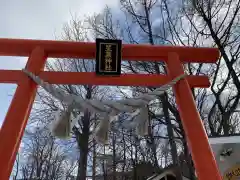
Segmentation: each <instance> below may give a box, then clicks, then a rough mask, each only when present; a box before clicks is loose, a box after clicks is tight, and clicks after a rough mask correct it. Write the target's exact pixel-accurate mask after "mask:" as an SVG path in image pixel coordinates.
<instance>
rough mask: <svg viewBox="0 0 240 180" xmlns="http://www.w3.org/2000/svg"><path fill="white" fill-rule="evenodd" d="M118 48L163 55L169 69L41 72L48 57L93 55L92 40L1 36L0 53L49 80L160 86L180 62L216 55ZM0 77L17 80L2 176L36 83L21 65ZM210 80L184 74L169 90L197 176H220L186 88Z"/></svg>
mask: <svg viewBox="0 0 240 180" xmlns="http://www.w3.org/2000/svg"><path fill="white" fill-rule="evenodd" d="M122 54H123V57H122V58H123V59H124V60H129V61H134V60H135V61H136V60H138V61H139V60H141V61H164V62H165V63H166V67H167V70H168V74H167V75H149V74H141V75H139V74H125V75H121V76H120V77H97V76H95V74H94V73H91V72H90V73H75V72H44V71H43V67H44V65H45V62H46V59H47V57H53V58H56V57H57V58H85V59H94V58H95V43H86V42H66V41H45V40H20V39H0V55H2V56H29V59H28V62H27V65H26V68H25V69H27V70H28V71H30V72H32V73H34V74H36V75H38V76H39V77H41V78H42V79H43V80H44V81H47V82H49V83H53V84H95V85H125V86H129V85H131V86H160V85H163V84H165V83H167V82H168V81H169V80H172V79H174V78H175V77H177V76H179V75H181V74H183V73H184V70H183V66H182V63H191V62H192V63H215V62H216V61H217V59H218V58H219V52H218V50H217V49H215V48H193V47H179V46H151V45H133V44H125V45H123V48H122ZM0 83H16V84H17V85H18V87H17V89H16V92H15V95H14V97H13V100H12V103H11V105H10V107H9V110H8V112H7V115H6V117H5V120H4V123H3V125H2V128H1V131H0V160H1V161H0V179H1V180H7V179H9V176H10V174H11V170H12V167H13V164H14V161H15V158H16V154H17V151H18V148H19V145H20V142H21V138H22V136H23V132H24V129H25V127H26V124H27V120H28V117H29V114H30V110H31V107H32V104H33V101H34V98H35V94H36V90H37V85H36V84H35V83H34V82H33V81H32V80H31V79H30V78H29V77H27V76H26V75H25V74H24V73H23V72H22V71H20V70H0ZM209 85H210V83H209V80H208V77H206V76H187V77H186V78H184V79H182V80H180V81H179V82H178V83H177V84H176V85H174V92H175V96H176V102H177V105H178V109H179V112H180V116H181V120H182V124H183V127H184V130H185V134H186V137H187V141H188V145H189V148H190V151H191V153H192V157H193V161H194V165H195V167H196V171H197V175H198V178H199V179H200V180H220V179H221V176H220V174H219V171H218V168H217V165H216V162H215V159H214V155H213V153H212V151H211V148H210V145H209V143H208V137H207V135H206V132H205V129H204V126H203V124H202V121H201V119H200V116H199V113H198V111H197V108H196V105H195V102H194V99H193V96H192V94H191V89H190V88H194V87H209Z"/></svg>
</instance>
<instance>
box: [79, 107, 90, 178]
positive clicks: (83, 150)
mask: <svg viewBox="0 0 240 180" xmlns="http://www.w3.org/2000/svg"><path fill="white" fill-rule="evenodd" d="M89 124H90V113H89V112H87V111H86V112H85V113H84V117H83V129H82V134H80V133H79V135H80V138H78V145H79V150H80V158H79V161H78V174H77V180H86V174H87V158H88V139H89ZM79 135H78V136H79Z"/></svg>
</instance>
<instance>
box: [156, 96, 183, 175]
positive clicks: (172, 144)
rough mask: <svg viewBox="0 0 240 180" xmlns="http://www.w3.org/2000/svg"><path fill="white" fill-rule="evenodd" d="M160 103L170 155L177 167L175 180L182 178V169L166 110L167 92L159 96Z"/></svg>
mask: <svg viewBox="0 0 240 180" xmlns="http://www.w3.org/2000/svg"><path fill="white" fill-rule="evenodd" d="M161 100H162V104H163V114H164V117H165V120H166V124H167V132H168V137H169V143H170V149H171V156H172V161H173V164H174V165H175V166H176V167H177V172H176V173H177V174H176V175H177V180H182V171H181V167H180V164H179V159H178V154H177V146H176V143H175V140H174V133H173V126H172V123H171V119H170V117H169V112H168V97H167V93H164V95H162V96H161Z"/></svg>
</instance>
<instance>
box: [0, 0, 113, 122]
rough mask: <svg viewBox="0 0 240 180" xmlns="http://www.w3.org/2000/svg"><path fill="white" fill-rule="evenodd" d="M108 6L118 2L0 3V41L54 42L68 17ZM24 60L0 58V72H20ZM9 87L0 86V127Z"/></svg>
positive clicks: (26, 0) (16, 0)
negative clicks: (45, 40)
mask: <svg viewBox="0 0 240 180" xmlns="http://www.w3.org/2000/svg"><path fill="white" fill-rule="evenodd" d="M106 5H108V6H110V7H112V8H117V7H118V0H100V1H99V0H42V1H39V0H24V1H19V0H1V1H0V27H1V28H0V38H25V39H55V35H59V34H60V33H61V31H62V26H63V24H64V23H66V22H68V21H69V20H70V19H71V14H73V15H77V16H78V17H80V18H81V17H82V18H84V16H85V15H92V14H94V13H95V12H96V13H98V12H100V11H101V10H103V8H104V7H105V6H106ZM26 59H27V58H22V57H2V56H0V69H22V68H23V67H24V66H25V63H26ZM12 88H13V86H12V85H11V86H10V85H4V88H3V86H2V85H1V86H0V96H1V98H0V99H1V103H0V107H5V108H4V110H3V109H2V108H1V109H2V111H0V126H1V122H2V120H3V118H4V116H5V113H6V110H7V108H8V105H9V103H10V100H11V98H10V99H9V96H8V94H7V93H8V92H9V90H11V89H12Z"/></svg>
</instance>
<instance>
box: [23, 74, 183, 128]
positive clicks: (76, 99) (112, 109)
mask: <svg viewBox="0 0 240 180" xmlns="http://www.w3.org/2000/svg"><path fill="white" fill-rule="evenodd" d="M23 72H24V73H26V74H27V75H28V76H29V77H30V78H31V79H32V80H33V81H34V82H35V83H37V84H38V85H40V86H41V87H42V88H43V89H44V90H46V91H47V92H48V93H50V94H51V95H52V96H53V97H55V98H57V99H58V100H61V101H63V102H64V103H66V104H67V105H68V106H71V107H75V108H76V109H79V110H80V111H82V112H84V111H86V110H88V111H89V112H91V113H98V114H100V116H102V117H104V118H105V120H106V119H107V120H106V121H105V122H104V123H109V118H106V117H111V118H110V121H111V120H113V119H115V118H116V116H117V115H118V114H119V113H121V112H125V113H130V118H133V117H136V116H138V115H139V114H141V113H142V116H145V118H146V115H144V114H143V113H146V111H144V112H143V109H144V108H145V110H146V106H147V105H148V104H149V102H150V101H152V100H155V99H157V96H159V95H162V94H163V93H164V92H165V91H166V90H168V89H169V88H170V87H172V86H173V85H174V84H176V83H177V82H178V81H179V80H181V79H182V78H184V77H185V76H186V74H182V75H180V76H178V77H176V78H175V79H173V80H172V81H170V82H169V83H167V84H165V85H163V86H161V87H160V88H157V89H155V90H154V91H152V92H149V93H145V94H142V95H140V96H139V97H136V98H130V99H124V100H116V101H99V100H96V99H83V98H81V97H80V96H77V95H73V94H66V93H65V92H64V91H62V90H61V89H59V88H57V87H54V86H53V85H51V84H49V83H47V82H44V81H43V80H42V79H41V78H40V77H38V76H36V75H34V74H33V73H32V72H29V71H27V70H25V69H23ZM141 110H142V112H141ZM143 121H146V119H144V120H143V119H141V120H139V123H140V122H141V123H140V124H139V126H138V128H140V129H141V128H143V127H141V124H142V125H143V123H144V122H143ZM101 124H103V123H100V125H99V126H101ZM102 126H103V125H102ZM71 127H72V126H71ZM99 129H101V127H99ZM105 129H106V128H105Z"/></svg>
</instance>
